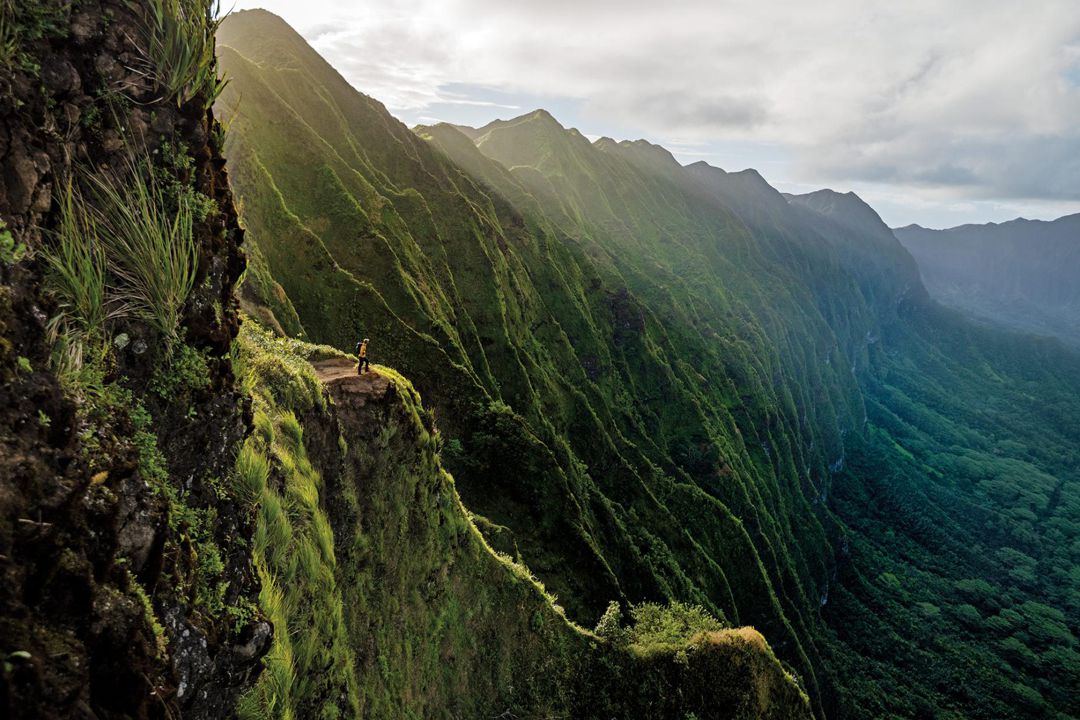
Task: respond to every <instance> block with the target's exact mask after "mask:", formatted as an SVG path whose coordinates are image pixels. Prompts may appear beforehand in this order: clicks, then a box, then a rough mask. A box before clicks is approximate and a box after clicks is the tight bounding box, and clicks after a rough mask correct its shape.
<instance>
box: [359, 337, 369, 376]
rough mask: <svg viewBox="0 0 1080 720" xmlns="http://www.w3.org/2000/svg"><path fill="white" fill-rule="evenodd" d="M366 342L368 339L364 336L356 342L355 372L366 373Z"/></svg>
mask: <svg viewBox="0 0 1080 720" xmlns="http://www.w3.org/2000/svg"><path fill="white" fill-rule="evenodd" d="M367 344H368V339H367V338H364V339H363V340H361V341H360V342H358V343H356V360H357V363H356V374H357V375H359V374H361V373H366V372H367V371H368V359H367Z"/></svg>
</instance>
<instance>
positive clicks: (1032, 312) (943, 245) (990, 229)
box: [895, 215, 1080, 347]
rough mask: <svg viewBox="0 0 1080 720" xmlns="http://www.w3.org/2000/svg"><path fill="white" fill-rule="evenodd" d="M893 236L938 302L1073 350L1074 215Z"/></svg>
mask: <svg viewBox="0 0 1080 720" xmlns="http://www.w3.org/2000/svg"><path fill="white" fill-rule="evenodd" d="M895 233H896V237H897V238H898V239H899V240H900V242H901V243H903V244H904V246H905V247H906V248H907V249H908V250H909V251H910V252H911V254H912V255H913V256H914V257H915V259H916V260H917V261H918V263H919V269H920V271H921V273H922V278H923V281H924V282H925V283H926V287H927V289H928V290H929V291H930V293H931V294H932V295H933V296H934V297H935V298H937V299H939V300H940V301H941V302H943V303H945V304H946V305H949V306H952V307H955V308H957V309H959V310H963V311H964V312H967V313H969V314H971V315H973V316H975V317H979V318H982V319H984V320H990V321H994V322H997V323H1000V324H1003V325H1007V326H1010V327H1013V328H1017V329H1020V330H1024V331H1027V332H1033V333H1038V334H1040V335H1053V336H1056V337H1059V338H1061V339H1062V340H1063V341H1065V342H1067V343H1069V344H1071V345H1073V346H1074V347H1080V281H1078V280H1080V215H1068V216H1066V217H1062V218H1059V219H1057V220H1054V221H1052V222H1044V221H1040V220H1024V219H1018V220H1013V221H1011V222H1005V223H991V224H988V225H963V226H960V227H955V228H951V229H949V230H930V229H927V228H924V227H920V226H918V225H909V226H907V227H902V228H897V229H896V230H895Z"/></svg>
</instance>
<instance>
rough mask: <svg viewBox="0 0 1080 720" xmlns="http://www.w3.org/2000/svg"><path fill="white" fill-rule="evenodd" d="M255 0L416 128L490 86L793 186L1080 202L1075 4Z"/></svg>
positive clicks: (1079, 28) (1079, 40) (1079, 47)
mask: <svg viewBox="0 0 1080 720" xmlns="http://www.w3.org/2000/svg"><path fill="white" fill-rule="evenodd" d="M241 4H242V3H241ZM260 4H262V5H264V6H266V7H268V9H270V10H272V11H275V12H278V13H280V14H282V15H283V16H284V17H285V18H286V20H288V21H289V22H291V23H292V24H293V25H294V27H296V28H297V29H298V30H299V31H300V32H301V33H303V34H304V35H305V36H306V37H307V38H308V39H309V40H310V41H311V42H312V44H313V45H314V46H315V48H316V49H317V50H318V51H320V52H321V53H323V54H324V55H325V56H326V57H327V58H328V59H329V60H330V62H331V63H333V64H334V65H335V66H336V67H337V68H338V69H339V70H340V71H341V72H342V74H343V75H345V76H346V77H347V78H348V79H349V80H350V82H352V83H353V84H354V85H355V86H356V87H357V88H359V89H360V90H362V91H363V92H366V93H368V94H371V95H373V96H375V97H377V98H379V99H380V100H382V101H383V102H385V103H386V104H387V106H388V107H390V108H391V110H394V111H397V112H401V113H411V114H413V116H418V115H419V114H421V113H424V112H425V111H427V113H429V114H430V113H431V112H432V107H433V106H439V111H438V112H439V114H441V115H447V112H448V111H447V110H446V107H445V105H446V104H454V103H457V104H462V103H470V102H479V103H483V102H490V98H487V97H470V96H463V95H462V94H461V93H460V92H457V91H455V89H454V88H455V84H457V85H456V87H457V88H459V89H460V88H461V87H487V88H493V89H496V90H498V91H499V93H500V97H501V98H502V100H500V101H499V102H497V103H492V107H493V108H494V109H501V108H504V107H506V106H512V105H515V104H517V103H515V102H514V101H513V99H512V98H513V96H514V95H515V94H517V95H520V96H524V97H530V98H532V97H553V98H566V99H568V101H575V102H578V103H580V107H581V111H582V114H583V116H584V117H586V118H588V119H589V120H590V121H591V122H593V124H594V125H595V127H583V128H582V129H583V130H589V131H592V132H597V133H599V134H608V133H610V131H611V129H612V128H633V129H635V130H637V131H639V132H640V133H641V134H642V135H645V136H647V137H649V138H650V139H653V140H656V141H659V142H665V141H668V140H671V139H674V138H678V139H679V140H681V141H683V142H689V143H721V144H727V143H731V142H745V143H750V144H754V145H758V146H760V145H765V144H777V145H781V146H783V147H784V148H785V151H786V152H787V153H788V154H789V155H790V156H791V158H792V165H791V168H792V169H791V174H792V177H791V178H790V179H791V180H793V181H795V180H798V181H802V180H810V181H814V182H818V183H827V182H833V183H843V182H870V181H872V182H877V183H895V184H899V185H905V186H911V187H918V188H947V189H950V190H952V191H962V192H963V193H967V194H968V195H969V196H970V197H971V198H987V197H997V198H1045V199H1062V198H1065V199H1074V200H1075V199H1080V166H1078V161H1077V159H1076V158H1078V157H1080V152H1078V150H1080V129H1078V127H1080V123H1077V122H1076V119H1077V118H1080V4H1078V3H1077V2H1076V0H1040V1H1039V2H1037V3H1019V2H1016V1H1015V0H950V1H949V2H941V1H940V0H907V1H906V2H895V0H816V1H815V2H806V1H805V0H772V1H771V2H760V1H758V0H682V1H678V2H670V3H656V2H655V1H654V0H648V1H646V0H622V1H619V2H616V1H614V0H592V1H590V2H581V0H574V1H573V2H571V1H570V0H515V1H514V2H507V1H506V0H396V1H395V2H389V1H385V2H362V3H354V2H346V1H345V0H341V1H340V2H334V1H333V0H262V2H261V3H260ZM508 109H512V108H508Z"/></svg>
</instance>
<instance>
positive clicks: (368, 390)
mask: <svg viewBox="0 0 1080 720" xmlns="http://www.w3.org/2000/svg"><path fill="white" fill-rule="evenodd" d="M312 367H314V368H315V375H316V376H318V378H319V380H320V381H322V383H323V385H326V387H327V388H328V389H329V390H330V393H331V394H332V395H334V396H335V397H337V398H346V397H347V398H349V399H350V400H351V401H352V402H354V403H357V404H360V405H363V404H364V400H365V399H366V398H371V399H382V398H383V397H385V396H386V393H387V391H388V390H389V389H390V381H389V380H388V379H387V378H385V377H383V376H382V375H380V374H379V373H378V372H376V371H375V370H368V371H367V372H366V373H364V374H362V375H357V374H356V362H355V361H353V360H347V359H345V358H334V359H332V360H321V361H319V362H316V363H312Z"/></svg>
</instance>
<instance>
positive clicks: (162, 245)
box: [89, 159, 198, 343]
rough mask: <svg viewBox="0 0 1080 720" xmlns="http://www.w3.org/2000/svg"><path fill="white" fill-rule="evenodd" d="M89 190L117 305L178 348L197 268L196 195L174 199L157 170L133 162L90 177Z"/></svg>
mask: <svg viewBox="0 0 1080 720" xmlns="http://www.w3.org/2000/svg"><path fill="white" fill-rule="evenodd" d="M89 184H90V186H91V189H92V191H93V195H94V198H93V199H94V201H95V205H96V208H97V209H96V211H95V212H96V215H97V216H96V218H95V229H96V232H97V237H98V238H99V239H100V242H101V244H102V245H103V247H104V251H105V255H106V257H107V259H108V263H109V267H108V269H109V272H110V275H111V276H112V287H111V290H112V294H113V299H114V302H116V303H118V304H119V305H120V307H121V308H122V309H123V312H124V313H125V314H131V315H133V316H135V317H137V318H139V319H141V320H143V321H145V322H147V323H149V324H150V325H151V326H152V327H154V328H155V329H156V330H157V331H158V332H160V333H161V334H162V336H164V338H165V339H166V341H168V342H170V343H171V342H174V341H175V340H176V339H177V331H178V328H179V325H180V312H181V309H182V307H183V304H184V302H185V301H186V300H187V297H188V295H189V294H190V293H191V290H192V288H193V287H194V285H195V272H196V269H197V266H198V254H197V249H196V243H195V235H194V215H193V207H194V203H195V200H194V195H195V192H194V191H193V190H191V191H189V192H185V193H181V194H179V195H177V196H175V197H173V198H170V197H169V193H168V192H167V188H166V185H165V183H163V182H162V179H161V178H159V177H158V171H157V170H155V168H154V167H153V165H152V164H151V163H149V162H142V163H140V162H137V161H136V160H134V159H129V162H128V163H127V167H126V168H125V172H122V173H107V172H100V173H94V174H92V175H90V177H89ZM170 200H171V202H170Z"/></svg>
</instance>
